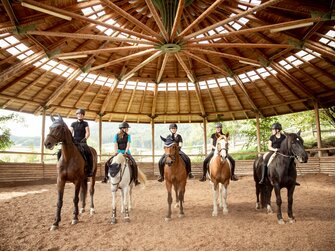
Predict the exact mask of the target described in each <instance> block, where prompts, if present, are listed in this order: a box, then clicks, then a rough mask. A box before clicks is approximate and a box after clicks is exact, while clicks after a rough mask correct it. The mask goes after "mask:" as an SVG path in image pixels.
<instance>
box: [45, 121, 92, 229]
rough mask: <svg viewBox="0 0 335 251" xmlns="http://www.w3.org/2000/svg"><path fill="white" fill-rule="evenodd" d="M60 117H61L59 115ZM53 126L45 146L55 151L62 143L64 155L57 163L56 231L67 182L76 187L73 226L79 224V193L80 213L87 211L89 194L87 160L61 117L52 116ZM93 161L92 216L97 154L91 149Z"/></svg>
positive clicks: (54, 225)
mask: <svg viewBox="0 0 335 251" xmlns="http://www.w3.org/2000/svg"><path fill="white" fill-rule="evenodd" d="M58 116H59V115H58ZM51 120H52V121H53V124H52V125H51V126H50V128H49V134H48V135H47V137H46V139H45V141H44V146H45V147H46V148H47V149H51V150H52V149H53V148H54V146H55V145H56V144H58V143H62V151H61V152H62V155H61V157H60V159H59V160H58V162H57V169H58V177H57V190H58V202H57V212H56V217H55V222H54V223H53V225H52V226H51V229H50V230H55V229H57V228H58V224H59V222H60V221H61V210H62V206H63V195H64V187H65V183H66V181H71V182H72V183H73V184H74V185H75V193H74V198H73V204H74V211H73V219H72V224H73V225H74V224H77V223H78V213H79V210H78V202H79V198H78V197H79V192H80V200H81V202H82V208H81V209H80V212H81V213H82V212H84V211H85V205H86V194H87V179H88V178H87V176H86V174H85V170H84V167H85V160H84V158H83V156H82V155H81V153H80V152H79V150H78V148H77V146H76V145H75V144H74V143H73V139H72V135H71V132H70V130H69V128H68V127H67V125H66V124H65V122H64V121H63V119H62V117H61V116H59V119H57V120H56V119H54V117H53V116H51ZM90 150H91V153H92V159H93V167H92V168H93V176H92V179H91V186H90V195H91V209H90V214H91V215H92V214H94V204H93V195H94V184H95V175H96V172H97V152H96V151H95V150H94V149H93V148H92V147H90Z"/></svg>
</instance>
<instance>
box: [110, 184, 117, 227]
mask: <svg viewBox="0 0 335 251" xmlns="http://www.w3.org/2000/svg"><path fill="white" fill-rule="evenodd" d="M115 200H116V191H114V190H112V222H111V224H116V222H117V220H116V202H115Z"/></svg>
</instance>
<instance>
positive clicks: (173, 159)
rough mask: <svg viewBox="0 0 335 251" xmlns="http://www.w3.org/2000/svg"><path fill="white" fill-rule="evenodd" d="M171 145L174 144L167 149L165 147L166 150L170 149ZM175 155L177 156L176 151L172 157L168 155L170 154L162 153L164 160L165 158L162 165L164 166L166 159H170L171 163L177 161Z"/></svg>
mask: <svg viewBox="0 0 335 251" xmlns="http://www.w3.org/2000/svg"><path fill="white" fill-rule="evenodd" d="M173 145H175V144H172V145H170V146H169V147H167V146H166V147H167V148H170V147H172V146H173ZM176 155H177V151H176V154H174V155H172V154H170V153H164V158H165V161H164V164H166V159H167V158H171V160H172V163H173V162H175V161H176V159H177V157H176Z"/></svg>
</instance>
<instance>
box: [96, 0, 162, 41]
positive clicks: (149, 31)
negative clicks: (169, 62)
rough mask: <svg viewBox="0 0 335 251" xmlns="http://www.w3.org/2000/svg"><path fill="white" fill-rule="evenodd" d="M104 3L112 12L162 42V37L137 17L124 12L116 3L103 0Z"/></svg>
mask: <svg viewBox="0 0 335 251" xmlns="http://www.w3.org/2000/svg"><path fill="white" fill-rule="evenodd" d="M102 2H104V3H105V4H106V5H107V6H108V7H109V8H111V9H112V10H114V11H115V12H117V13H119V14H120V15H121V16H123V17H124V18H125V19H126V20H127V21H130V22H132V23H133V24H135V25H136V26H137V27H140V28H141V29H142V30H143V31H146V32H147V33H149V34H150V35H151V36H154V37H156V38H157V39H158V40H161V37H160V36H159V35H158V34H157V33H156V32H155V31H153V30H152V29H150V28H149V27H148V26H147V25H145V24H143V23H142V22H140V21H139V20H138V19H136V18H135V17H133V16H132V15H131V14H129V13H127V12H126V11H124V10H123V9H121V8H120V7H119V6H117V5H116V4H114V3H112V2H111V1H108V0H102Z"/></svg>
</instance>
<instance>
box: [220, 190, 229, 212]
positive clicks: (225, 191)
mask: <svg viewBox="0 0 335 251" xmlns="http://www.w3.org/2000/svg"><path fill="white" fill-rule="evenodd" d="M221 196H222V197H223V214H227V213H228V204H227V197H228V185H227V184H224V185H222V191H221Z"/></svg>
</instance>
